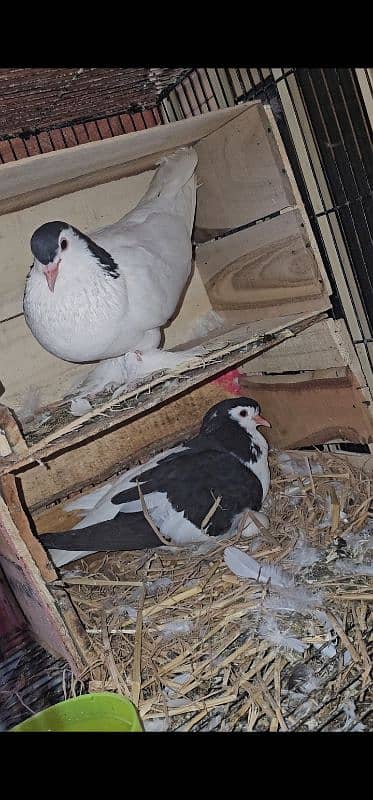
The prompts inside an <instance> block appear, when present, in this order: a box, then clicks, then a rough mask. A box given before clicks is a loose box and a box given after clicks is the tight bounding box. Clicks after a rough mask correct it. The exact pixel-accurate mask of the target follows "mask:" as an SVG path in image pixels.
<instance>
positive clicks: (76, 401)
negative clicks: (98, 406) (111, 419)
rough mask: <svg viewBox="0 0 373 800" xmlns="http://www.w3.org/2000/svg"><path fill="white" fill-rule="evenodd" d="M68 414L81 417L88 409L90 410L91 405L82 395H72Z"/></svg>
mask: <svg viewBox="0 0 373 800" xmlns="http://www.w3.org/2000/svg"><path fill="white" fill-rule="evenodd" d="M69 411H70V414H72V415H73V416H74V417H83V416H84V414H87V413H88V411H92V406H91V404H90V402H89V400H87V399H86V398H84V397H74V398H73V399H72V401H71V404H70V409H69Z"/></svg>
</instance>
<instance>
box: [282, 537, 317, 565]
mask: <svg viewBox="0 0 373 800" xmlns="http://www.w3.org/2000/svg"><path fill="white" fill-rule="evenodd" d="M321 556H322V550H321V549H319V548H317V547H311V546H310V545H309V544H307V539H306V536H305V534H304V532H303V531H301V533H300V534H299V536H298V539H297V542H296V545H295V547H294V549H293V550H292V552H291V553H290V555H289V556H288V559H287V560H288V561H290V562H291V563H292V564H295V565H296V566H298V567H300V568H303V567H310V566H311V565H312V564H316V562H317V561H319V560H320V558H321Z"/></svg>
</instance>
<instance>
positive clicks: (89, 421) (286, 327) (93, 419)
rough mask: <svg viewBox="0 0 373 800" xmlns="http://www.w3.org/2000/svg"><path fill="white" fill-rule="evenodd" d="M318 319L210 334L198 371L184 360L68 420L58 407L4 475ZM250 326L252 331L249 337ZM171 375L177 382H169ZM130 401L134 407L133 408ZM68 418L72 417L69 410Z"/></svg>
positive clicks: (5, 462)
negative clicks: (46, 428) (46, 430)
mask: <svg viewBox="0 0 373 800" xmlns="http://www.w3.org/2000/svg"><path fill="white" fill-rule="evenodd" d="M318 319H319V315H317V314H314V313H311V314H306V315H302V316H300V317H297V318H296V319H294V318H293V320H291V321H289V318H286V317H285V318H283V319H282V323H281V325H277V326H275V325H274V324H272V325H271V324H270V323H269V322H268V320H262V321H261V322H260V323H256V324H255V326H253V325H250V326H248V325H244V326H240V327H239V328H237V329H235V330H231V331H227V332H225V333H224V334H221V335H220V336H216V337H211V338H210V339H209V341H208V342H207V343H206V348H208V350H207V354H206V356H205V357H204V366H203V367H202V368H201V367H199V366H195V367H194V369H193V367H191V366H190V364H185V365H183V366H180V367H179V368H178V370H177V373H176V372H175V371H174V372H169V371H167V372H164V373H163V374H161V375H160V376H159V377H155V378H153V379H152V380H151V381H149V382H148V383H146V384H143V385H142V386H141V387H139V388H137V389H135V390H133V391H131V392H127V393H125V394H123V395H121V396H118V397H116V398H115V399H112V398H111V399H110V400H109V401H107V402H104V403H101V404H100V405H98V406H96V408H94V409H93V410H92V411H90V412H88V413H87V414H85V415H84V416H82V417H79V418H78V419H77V418H75V419H74V420H73V421H71V422H69V423H68V424H66V423H65V424H63V423H61V413H62V412H63V409H62V408H61V406H59V407H58V409H57V412H58V413H57V416H56V417H55V418H54V417H53V420H54V422H55V427H54V426H53V428H50V432H49V433H48V434H46V435H44V437H43V436H42V435H41V436H40V439H39V441H37V442H36V443H35V444H33V445H32V446H30V447H29V450H28V455H26V456H25V457H21V458H18V457H17V456H16V455H14V456H13V455H11V456H10V455H9V456H7V457H5V458H1V459H0V474H5V473H7V472H10V471H14V470H15V469H19V468H20V467H21V466H24V465H26V464H31V463H33V462H34V461H37V460H39V459H41V458H43V459H45V458H46V457H47V456H49V455H51V453H55V452H58V451H59V450H64V449H65V448H67V447H70V446H72V445H73V444H77V442H79V441H82V440H85V439H87V438H88V437H92V436H96V435H97V434H99V433H100V432H101V431H103V430H108V429H109V428H112V427H114V426H116V425H118V424H120V423H122V422H124V421H127V420H129V419H131V418H133V417H136V416H139V415H140V414H144V412H145V411H148V410H149V409H150V408H154V407H155V406H157V405H159V404H160V403H163V402H166V401H167V400H170V398H171V397H174V396H176V395H178V394H183V393H185V392H187V391H189V390H190V388H191V387H192V386H195V385H197V384H199V383H204V382H205V381H206V380H208V379H209V378H211V377H212V376H213V375H218V374H221V373H222V372H223V371H225V370H227V369H228V368H231V367H233V366H238V365H239V364H242V363H243V362H245V361H247V360H248V359H249V358H254V356H256V355H258V354H259V353H262V352H264V351H265V350H267V349H270V348H271V347H275V346H276V345H278V344H279V343H280V342H281V341H284V340H285V339H287V338H289V337H291V336H294V335H296V334H297V333H299V332H300V331H301V330H304V329H305V328H307V327H308V326H309V325H312V324H313V323H314V322H316V321H318ZM249 330H250V335H248V331H249ZM171 377H172V378H173V380H172V381H170V378H171ZM129 401H131V403H132V406H129ZM113 406H114V409H113ZM67 418H69V415H68V414H67ZM62 419H63V414H62ZM65 419H66V414H65ZM48 424H49V423H48Z"/></svg>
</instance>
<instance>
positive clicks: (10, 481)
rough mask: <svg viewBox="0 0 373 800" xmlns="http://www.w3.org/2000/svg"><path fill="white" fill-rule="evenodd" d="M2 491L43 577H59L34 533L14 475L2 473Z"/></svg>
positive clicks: (0, 486)
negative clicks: (23, 506)
mask: <svg viewBox="0 0 373 800" xmlns="http://www.w3.org/2000/svg"><path fill="white" fill-rule="evenodd" d="M0 491H1V494H2V497H3V500H4V501H5V502H6V504H7V507H8V511H9V513H10V516H11V518H12V520H13V522H14V524H15V526H16V528H17V531H18V533H19V535H20V536H21V538H22V539H23V541H24V543H25V545H26V547H27V549H28V551H29V553H30V555H31V556H32V558H33V559H34V561H35V564H36V565H37V567H38V569H39V571H40V575H41V577H42V578H43V579H44V580H45V581H54V580H56V578H57V573H56V570H55V569H54V567H53V564H52V563H51V561H50V560H49V558H48V556H47V554H46V552H45V550H44V548H43V547H42V546H41V544H40V542H39V540H38V539H37V538H36V536H34V535H33V533H32V531H31V528H30V524H29V521H28V519H27V516H26V514H25V512H24V510H23V508H22V505H21V499H20V496H19V493H18V489H17V485H16V479H15V477H14V475H2V476H1V478H0Z"/></svg>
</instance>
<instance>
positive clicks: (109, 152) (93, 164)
mask: <svg viewBox="0 0 373 800" xmlns="http://www.w3.org/2000/svg"><path fill="white" fill-rule="evenodd" d="M255 105H256V102H254V103H245V104H242V105H241V106H238V107H237V106H236V107H234V108H227V109H223V110H220V111H217V112H211V113H209V114H203V115H200V116H197V117H192V118H190V119H186V120H183V121H182V122H176V123H171V124H169V125H159V126H155V127H154V128H149V129H148V130H144V131H137V132H134V133H127V134H124V135H123V136H115V137H113V138H110V139H103V140H102V141H99V142H88V143H87V144H82V145H79V147H71V148H68V149H67V150H57V151H55V152H52V153H43V154H42V155H40V156H34V157H33V158H32V159H24V160H21V161H13V162H9V163H7V164H4V165H3V166H2V168H1V187H0V214H4V213H8V212H10V211H16V210H19V209H21V208H26V207H27V206H31V205H35V204H36V203H42V202H44V201H46V200H50V199H52V198H53V197H60V196H61V195H63V194H66V193H68V192H72V191H79V190H80V189H85V188H88V187H89V186H96V185H97V184H99V183H106V182H108V181H111V180H116V179H119V178H122V177H124V176H127V175H135V174H136V173H138V172H144V171H145V170H147V169H154V167H155V164H156V162H157V160H159V157H160V156H161V155H162V154H164V153H167V152H172V151H173V150H175V149H176V148H178V147H183V146H185V145H189V144H192V143H194V142H195V141H197V140H199V139H201V138H202V137H204V136H208V135H209V134H210V133H211V132H212V131H215V130H217V129H218V128H220V127H224V126H225V125H226V124H227V123H229V121H230V120H233V119H235V118H236V117H240V116H245V115H246V114H250V113H251V109H252V108H254V107H255Z"/></svg>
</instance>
